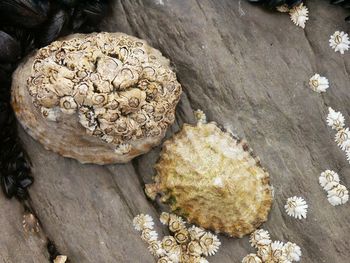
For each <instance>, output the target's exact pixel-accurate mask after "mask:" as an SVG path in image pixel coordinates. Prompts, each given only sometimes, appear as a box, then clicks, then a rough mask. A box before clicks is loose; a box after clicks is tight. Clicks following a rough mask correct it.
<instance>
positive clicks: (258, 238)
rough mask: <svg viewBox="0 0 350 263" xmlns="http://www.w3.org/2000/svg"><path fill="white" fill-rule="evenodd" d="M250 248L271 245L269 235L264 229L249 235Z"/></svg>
mask: <svg viewBox="0 0 350 263" xmlns="http://www.w3.org/2000/svg"><path fill="white" fill-rule="evenodd" d="M249 241H250V244H251V245H252V247H258V246H266V245H269V244H270V243H271V239H270V234H269V232H267V231H266V230H264V229H257V230H255V231H254V232H253V233H252V234H251V235H250V240H249Z"/></svg>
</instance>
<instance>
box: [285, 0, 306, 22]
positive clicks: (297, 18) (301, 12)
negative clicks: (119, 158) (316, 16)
mask: <svg viewBox="0 0 350 263" xmlns="http://www.w3.org/2000/svg"><path fill="white" fill-rule="evenodd" d="M308 14H309V10H308V9H307V7H306V6H304V4H303V3H301V4H300V5H298V6H295V7H293V8H292V9H290V11H289V15H290V19H291V20H292V21H293V23H294V24H295V25H297V26H299V27H301V28H305V23H306V21H307V20H309V17H308Z"/></svg>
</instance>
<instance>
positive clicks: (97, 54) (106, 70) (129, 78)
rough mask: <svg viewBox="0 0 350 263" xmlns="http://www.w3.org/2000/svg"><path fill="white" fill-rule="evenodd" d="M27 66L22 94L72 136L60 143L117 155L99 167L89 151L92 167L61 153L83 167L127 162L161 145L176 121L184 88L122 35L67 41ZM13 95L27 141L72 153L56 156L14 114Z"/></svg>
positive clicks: (163, 64)
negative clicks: (89, 145) (27, 132)
mask: <svg viewBox="0 0 350 263" xmlns="http://www.w3.org/2000/svg"><path fill="white" fill-rule="evenodd" d="M30 66H31V73H30V76H29V77H28V79H27V92H28V93H29V95H30V97H31V100H32V104H33V105H34V108H35V109H34V110H36V111H37V112H39V113H40V114H41V116H42V118H43V119H44V120H45V121H46V122H52V123H57V124H60V125H57V126H56V127H57V129H58V130H57V132H60V131H61V130H62V131H63V130H64V129H66V130H68V131H67V133H68V132H69V134H65V136H57V137H58V139H60V140H62V138H61V137H66V136H74V134H76V135H77V134H79V135H81V136H83V137H84V136H85V137H84V138H85V140H84V141H81V142H79V141H77V142H74V141H73V142H72V145H70V147H74V146H77V147H80V146H81V145H82V144H85V143H86V142H87V141H89V142H91V143H92V141H93V143H94V144H97V145H101V144H102V145H104V146H105V147H107V148H110V151H114V152H113V154H114V155H115V158H114V159H115V160H111V161H108V160H98V159H99V157H98V156H96V153H94V152H91V155H93V156H91V161H89V160H88V161H86V160H84V158H82V157H80V156H75V155H78V153H74V154H75V155H74V154H71V155H73V156H69V154H68V153H63V154H64V155H66V156H67V155H68V156H69V157H75V158H77V159H79V158H80V160H81V161H82V162H100V163H105V162H106V163H108V162H114V161H116V162H118V161H120V162H124V161H128V160H130V159H131V158H132V157H135V156H136V155H138V154H141V153H144V152H146V151H147V150H149V149H150V148H151V147H152V146H154V145H156V144H157V143H159V141H160V139H161V138H162V137H163V136H164V134H165V131H166V129H167V127H168V126H169V125H170V124H172V123H173V121H174V116H175V113H174V112H175V106H176V104H177V102H178V100H179V97H180V94H181V86H180V84H179V83H178V82H177V80H176V75H175V73H174V72H173V71H172V70H171V68H170V66H169V61H168V60H167V59H165V58H164V57H162V56H161V54H160V52H159V51H157V50H155V49H153V48H151V47H150V46H148V45H147V43H146V42H145V41H143V40H140V39H137V38H135V37H131V36H128V35H126V34H123V33H99V34H90V35H72V36H70V37H69V38H67V39H63V40H61V41H55V42H53V43H52V44H50V45H49V46H46V47H44V48H41V49H40V50H39V51H38V52H37V53H36V54H35V56H34V57H33V58H31V60H30ZM14 89H17V87H16V86H15V87H14ZM18 89H19V88H18ZM18 93H19V92H18V91H15V92H14V104H15V108H16V109H17V111H16V113H17V116H18V117H19V119H20V121H21V123H22V124H24V126H26V127H28V126H29V129H30V133H31V135H33V136H34V137H36V138H38V139H39V140H41V141H43V142H44V143H45V146H46V147H47V148H51V149H52V150H54V151H56V152H60V150H61V151H63V152H64V151H69V150H68V149H65V150H62V149H58V148H59V146H57V144H59V143H58V142H55V141H54V140H55V139H54V138H49V139H50V143H48V142H47V141H49V140H48V138H47V137H49V136H50V134H49V133H48V134H45V137H46V138H44V139H43V138H41V137H42V133H43V131H41V130H40V125H36V124H35V123H31V120H32V119H33V118H31V117H30V116H29V117H28V116H27V115H26V114H28V113H23V111H24V109H23V110H21V109H18V107H21V106H22V104H23V103H21V104H19V103H16V100H20V99H21V98H20V95H18ZM73 120H75V123H76V122H78V124H75V123H74V122H73ZM64 125H65V126H69V127H63V126H64ZM38 126H39V127H38ZM77 126H78V127H77ZM66 130H65V131H66ZM81 136H80V137H81ZM77 137H78V136H77ZM90 137H93V138H96V140H93V138H90ZM58 139H56V140H58ZM71 151H72V150H71ZM76 152H78V151H76ZM96 152H99V151H96ZM100 159H103V157H100ZM105 159H108V158H105ZM109 159H113V157H109Z"/></svg>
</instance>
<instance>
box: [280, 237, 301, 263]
mask: <svg viewBox="0 0 350 263" xmlns="http://www.w3.org/2000/svg"><path fill="white" fill-rule="evenodd" d="M300 257H301V248H300V247H299V246H298V245H297V244H294V243H292V242H287V243H286V244H285V245H284V246H283V248H282V258H283V259H284V261H285V262H292V261H300Z"/></svg>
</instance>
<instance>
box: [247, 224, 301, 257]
mask: <svg viewBox="0 0 350 263" xmlns="http://www.w3.org/2000/svg"><path fill="white" fill-rule="evenodd" d="M250 244H251V246H252V247H254V248H256V249H257V253H256V254H249V255H247V256H245V257H244V258H243V260H242V263H265V262H266V263H291V262H293V261H300V257H301V249H300V247H299V246H298V245H296V244H294V243H291V242H287V243H283V242H281V241H272V240H271V239H270V234H269V232H268V231H266V230H264V229H258V230H256V231H255V232H253V233H252V234H251V236H250Z"/></svg>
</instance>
